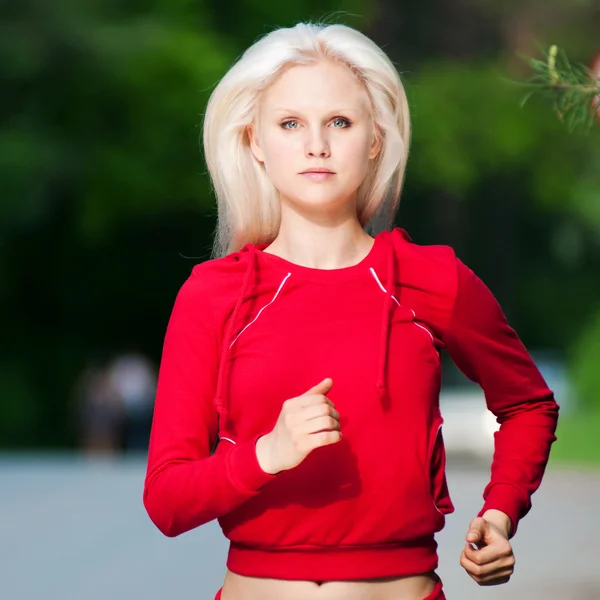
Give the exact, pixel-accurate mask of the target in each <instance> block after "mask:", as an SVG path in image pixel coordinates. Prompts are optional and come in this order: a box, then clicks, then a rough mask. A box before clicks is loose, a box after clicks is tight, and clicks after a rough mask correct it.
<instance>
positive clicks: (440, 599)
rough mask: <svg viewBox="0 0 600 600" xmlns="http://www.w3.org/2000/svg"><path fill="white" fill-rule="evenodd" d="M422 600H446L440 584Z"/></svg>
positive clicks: (218, 593) (219, 596)
mask: <svg viewBox="0 0 600 600" xmlns="http://www.w3.org/2000/svg"><path fill="white" fill-rule="evenodd" d="M220 598H221V590H219V591H218V592H217V595H216V596H215V600H220ZM423 600H446V596H444V590H443V589H442V582H441V581H438V582H437V583H436V584H435V587H434V588H433V592H431V594H429V596H427V598H423Z"/></svg>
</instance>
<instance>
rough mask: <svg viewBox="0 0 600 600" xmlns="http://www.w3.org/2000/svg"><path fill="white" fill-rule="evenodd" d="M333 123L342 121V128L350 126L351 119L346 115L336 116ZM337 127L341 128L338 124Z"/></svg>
mask: <svg viewBox="0 0 600 600" xmlns="http://www.w3.org/2000/svg"><path fill="white" fill-rule="evenodd" d="M333 123H334V125H335V123H342V128H343V127H350V120H349V119H346V117H336V118H335V119H334V120H333ZM335 128H336V129H340V127H337V126H336V127H335Z"/></svg>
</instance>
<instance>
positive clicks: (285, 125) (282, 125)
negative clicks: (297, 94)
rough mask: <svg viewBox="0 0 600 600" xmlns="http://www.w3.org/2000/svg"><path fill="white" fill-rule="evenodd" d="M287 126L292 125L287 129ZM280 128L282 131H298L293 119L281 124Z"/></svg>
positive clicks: (297, 125) (296, 123) (296, 122)
mask: <svg viewBox="0 0 600 600" xmlns="http://www.w3.org/2000/svg"><path fill="white" fill-rule="evenodd" d="M288 125H294V127H288ZM281 127H282V128H283V129H298V127H299V124H298V121H296V120H295V119H288V120H287V121H284V122H283V123H281Z"/></svg>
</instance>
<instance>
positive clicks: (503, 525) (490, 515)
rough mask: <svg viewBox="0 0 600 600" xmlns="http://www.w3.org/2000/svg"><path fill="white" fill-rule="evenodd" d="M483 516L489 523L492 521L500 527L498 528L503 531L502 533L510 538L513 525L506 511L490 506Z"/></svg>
mask: <svg viewBox="0 0 600 600" xmlns="http://www.w3.org/2000/svg"><path fill="white" fill-rule="evenodd" d="M481 516H482V517H483V518H484V519H485V520H486V521H488V522H489V523H492V525H495V526H496V527H498V529H500V531H502V533H503V534H504V535H505V536H506V539H509V538H510V536H511V534H512V528H513V527H512V521H511V519H510V517H509V516H508V515H507V514H506V513H504V512H502V511H501V510H497V509H495V508H490V509H488V510H486V511H485V512H484V513H483V515H481Z"/></svg>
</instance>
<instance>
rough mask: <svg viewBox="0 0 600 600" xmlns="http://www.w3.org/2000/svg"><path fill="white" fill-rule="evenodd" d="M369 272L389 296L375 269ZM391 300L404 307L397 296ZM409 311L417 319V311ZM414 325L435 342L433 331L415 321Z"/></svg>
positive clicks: (370, 268)
mask: <svg viewBox="0 0 600 600" xmlns="http://www.w3.org/2000/svg"><path fill="white" fill-rule="evenodd" d="M369 271H371V275H373V277H374V278H375V281H376V282H377V283H378V284H379V287H380V288H381V289H382V291H383V292H385V293H386V294H387V293H388V291H387V290H386V289H385V288H384V287H383V285H382V284H381V281H379V277H377V273H375V269H373V267H369ZM391 298H392V300H394V301H395V302H396V304H397V305H398V306H402V305H401V304H400V302H398V299H397V298H396V296H391ZM408 310H410V312H411V313H412V314H413V319H416V318H417V314H416V313H415V311H414V310H413V309H412V308H409V309H408ZM413 324H414V325H416V326H417V327H420V328H421V329H422V330H423V331H426V332H427V333H428V334H429V337H430V338H431V341H432V342H434V341H435V340H434V339H433V335H432V334H431V331H429V329H427V327H423V325H420V324H419V323H415V322H414V321H413Z"/></svg>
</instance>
